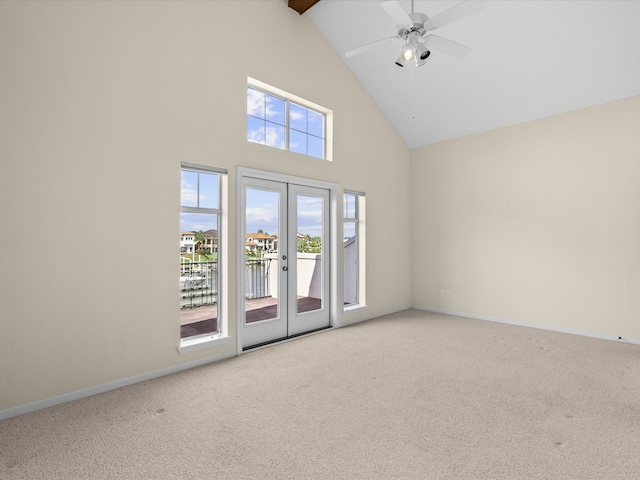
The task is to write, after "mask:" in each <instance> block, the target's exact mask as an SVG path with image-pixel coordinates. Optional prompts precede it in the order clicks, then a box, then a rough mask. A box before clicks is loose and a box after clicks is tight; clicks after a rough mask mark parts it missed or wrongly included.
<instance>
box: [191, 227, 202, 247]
mask: <svg viewBox="0 0 640 480" xmlns="http://www.w3.org/2000/svg"><path fill="white" fill-rule="evenodd" d="M193 242H194V243H195V245H194V250H199V249H200V246H201V245H202V244H203V243H204V232H203V231H202V230H199V231H197V232H196V233H195V234H194V235H193Z"/></svg>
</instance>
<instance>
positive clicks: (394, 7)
mask: <svg viewBox="0 0 640 480" xmlns="http://www.w3.org/2000/svg"><path fill="white" fill-rule="evenodd" d="M378 5H380V6H381V7H382V8H383V10H384V11H385V12H387V15H389V16H390V17H391V18H393V19H394V20H395V22H396V23H397V24H398V25H413V20H411V17H410V16H409V14H408V13H407V12H405V10H404V8H402V5H400V4H399V3H398V1H397V0H387V1H386V2H380V3H379V4H378Z"/></svg>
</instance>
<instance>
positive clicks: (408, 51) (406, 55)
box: [402, 44, 414, 62]
mask: <svg viewBox="0 0 640 480" xmlns="http://www.w3.org/2000/svg"><path fill="white" fill-rule="evenodd" d="M413 57H414V55H413V48H412V46H411V45H409V44H407V45H405V46H404V48H403V49H402V58H403V59H404V60H406V61H407V62H408V61H410V60H413Z"/></svg>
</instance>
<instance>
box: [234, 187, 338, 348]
mask: <svg viewBox="0 0 640 480" xmlns="http://www.w3.org/2000/svg"><path fill="white" fill-rule="evenodd" d="M241 186H242V198H243V205H242V211H243V218H242V222H243V223H242V225H243V238H242V241H243V242H244V262H243V263H244V266H243V269H242V275H243V278H242V285H243V286H244V295H243V302H242V303H243V305H242V306H239V307H241V308H239V310H240V311H241V321H242V325H241V328H242V347H243V349H247V348H251V347H255V346H257V345H262V344H266V343H270V342H274V341H278V340H282V339H286V338H289V337H292V336H296V335H300V334H303V333H307V332H312V331H315V330H319V329H322V328H326V327H329V326H330V315H329V312H330V302H329V281H330V277H329V265H330V262H329V255H330V251H329V245H330V241H329V231H328V230H329V190H325V189H322V188H317V187H311V186H304V185H297V184H294V183H287V182H280V181H274V180H265V179H258V178H249V177H243V179H242V181H241Z"/></svg>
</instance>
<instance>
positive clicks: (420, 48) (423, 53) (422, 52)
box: [416, 43, 431, 61]
mask: <svg viewBox="0 0 640 480" xmlns="http://www.w3.org/2000/svg"><path fill="white" fill-rule="evenodd" d="M429 55H431V52H430V51H429V50H428V49H427V46H426V45H425V44H424V43H419V44H418V45H417V46H416V56H417V57H418V58H419V59H420V60H423V61H424V60H426V59H427V58H429ZM416 61H417V60H416Z"/></svg>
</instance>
